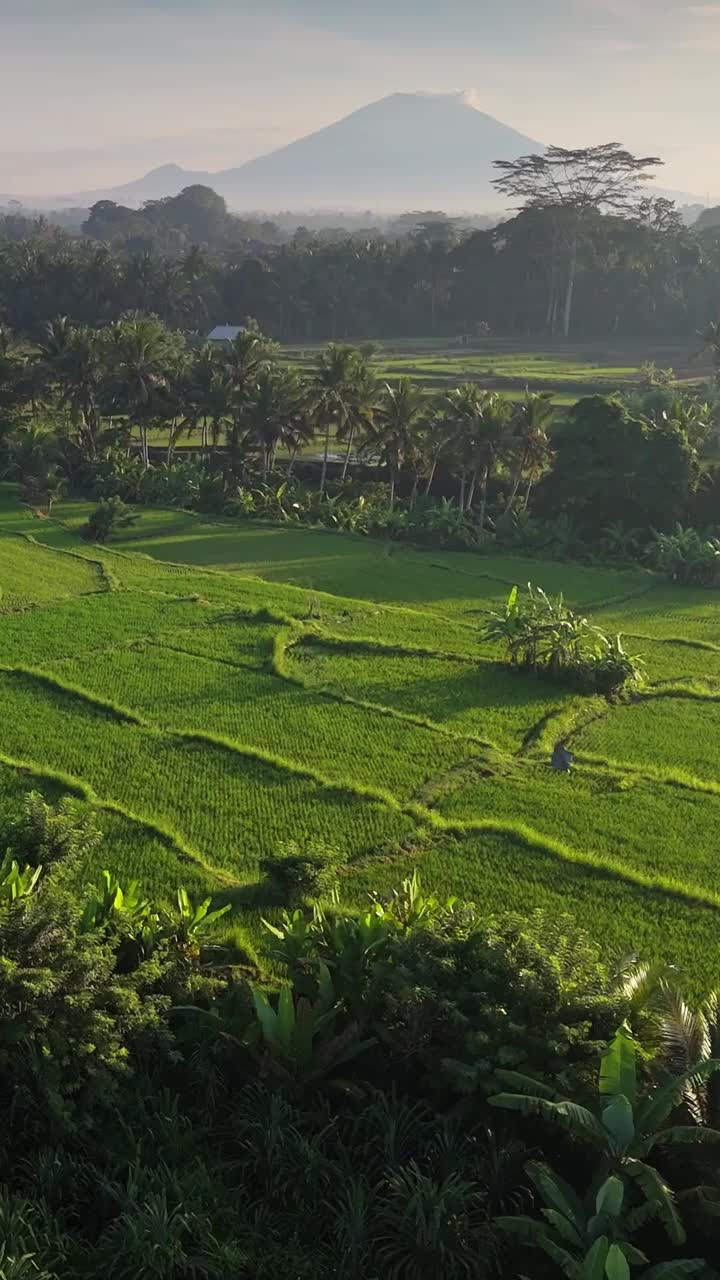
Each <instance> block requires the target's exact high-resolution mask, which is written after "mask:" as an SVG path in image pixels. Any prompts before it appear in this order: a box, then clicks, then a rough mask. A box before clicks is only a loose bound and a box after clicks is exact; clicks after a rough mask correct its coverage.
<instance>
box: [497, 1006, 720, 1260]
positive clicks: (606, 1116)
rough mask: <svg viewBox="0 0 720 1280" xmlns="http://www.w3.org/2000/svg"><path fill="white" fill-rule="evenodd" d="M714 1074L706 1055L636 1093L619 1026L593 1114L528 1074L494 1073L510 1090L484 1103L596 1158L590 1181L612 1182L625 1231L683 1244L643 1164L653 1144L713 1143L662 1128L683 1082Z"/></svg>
mask: <svg viewBox="0 0 720 1280" xmlns="http://www.w3.org/2000/svg"><path fill="white" fill-rule="evenodd" d="M718 1070H720V1060H718V1059H715V1058H708V1059H705V1060H704V1061H702V1062H698V1063H695V1064H694V1065H693V1066H691V1067H690V1068H688V1070H687V1071H684V1072H683V1073H682V1074H681V1075H678V1076H673V1077H671V1078H670V1079H669V1080H667V1081H664V1082H663V1083H661V1084H659V1085H657V1086H655V1087H653V1088H651V1089H650V1090H649V1092H647V1093H646V1094H644V1095H641V1094H640V1091H639V1089H638V1080H637V1046H636V1043H635V1040H634V1039H633V1037H632V1035H631V1033H630V1031H629V1029H628V1027H627V1026H626V1025H624V1026H622V1027H621V1028H620V1029H619V1031H618V1032H617V1034H616V1035H615V1037H614V1039H613V1040H612V1041H611V1043H610V1044H609V1045H608V1047H607V1049H606V1051H605V1053H604V1054H603V1056H602V1060H601V1064H600V1076H599V1082H598V1105H597V1106H596V1108H595V1110H590V1109H589V1108H588V1107H585V1106H581V1105H580V1104H578V1103H576V1102H572V1101H570V1100H568V1099H562V1098H560V1097H559V1096H558V1095H557V1094H555V1093H554V1092H553V1091H552V1090H551V1089H549V1088H547V1087H546V1086H545V1085H541V1084H539V1083H538V1081H536V1080H533V1079H531V1078H530V1077H528V1076H522V1075H520V1074H517V1073H515V1072H507V1071H503V1072H501V1073H499V1074H500V1075H501V1076H502V1077H503V1078H504V1080H505V1082H506V1083H507V1084H509V1085H512V1086H514V1089H515V1092H513V1093H510V1092H508V1093H501V1094H497V1095H496V1096H495V1097H493V1098H491V1099H490V1103H491V1105H493V1106H496V1107H503V1108H504V1109H506V1110H508V1111H516V1112H518V1113H519V1114H520V1115H525V1116H537V1117H539V1118H541V1119H543V1120H545V1121H547V1122H548V1123H550V1124H552V1125H554V1126H557V1127H558V1128H560V1129H563V1130H564V1131H565V1132H567V1133H570V1134H571V1135H572V1136H573V1137H574V1138H575V1139H576V1140H577V1141H579V1142H583V1143H585V1144H587V1145H588V1146H590V1147H591V1148H592V1149H593V1150H594V1151H595V1153H596V1157H597V1171H596V1180H597V1181H598V1182H603V1183H604V1182H605V1181H606V1180H607V1179H608V1178H611V1177H612V1178H616V1179H619V1180H620V1182H621V1184H622V1186H623V1189H624V1190H623V1196H624V1200H626V1201H627V1202H628V1206H629V1207H628V1217H627V1221H628V1223H629V1224H630V1225H631V1227H632V1228H633V1229H637V1228H639V1227H640V1226H642V1225H644V1224H645V1223H647V1222H649V1221H651V1220H653V1219H657V1220H658V1221H659V1222H660V1223H661V1224H662V1226H663V1228H664V1230H665V1232H666V1234H667V1236H668V1238H669V1239H670V1241H671V1242H672V1243H673V1244H674V1245H679V1244H683V1243H684V1241H685V1231H684V1229H683V1226H682V1223H681V1221H680V1216H679V1214H678V1211H677V1207H676V1204H675V1197H674V1195H673V1193H672V1191H671V1189H670V1187H669V1186H668V1185H667V1183H666V1182H665V1179H664V1178H663V1176H662V1175H661V1174H660V1173H659V1172H658V1170H657V1169H656V1168H655V1167H654V1166H653V1164H652V1163H650V1159H651V1157H652V1153H653V1152H654V1150H655V1149H656V1148H658V1147H660V1148H667V1147H671V1146H678V1145H681V1144H690V1145H698V1144H701V1143H720V1131H719V1130H716V1129H709V1128H704V1127H702V1126H699V1125H676V1124H670V1125H668V1124H667V1121H668V1119H669V1118H670V1116H671V1114H672V1112H673V1111H674V1110H675V1109H676V1107H677V1106H678V1104H679V1103H680V1101H681V1099H682V1097H683V1091H684V1089H685V1086H686V1084H687V1082H688V1081H689V1080H691V1079H694V1078H697V1077H705V1076H708V1075H711V1074H712V1073H713V1072H715V1071H718ZM598 1112H599V1114H598ZM600 1274H602V1273H600Z"/></svg>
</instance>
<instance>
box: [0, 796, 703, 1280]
mask: <svg viewBox="0 0 720 1280" xmlns="http://www.w3.org/2000/svg"><path fill="white" fill-rule="evenodd" d="M3 823H4V830H3V839H4V842H5V844H6V845H8V846H9V852H8V854H7V856H6V857H5V859H4V861H3V862H2V864H0V1099H1V1100H2V1106H3V1126H2V1131H1V1132H0V1224H1V1225H0V1233H1V1239H0V1275H2V1277H3V1280H100V1277H108V1278H109V1280H140V1277H143V1280H144V1278H145V1277H151V1276H152V1277H155V1278H156V1280H277V1277H278V1276H283V1275H286V1276H288V1277H293V1278H297V1280H305V1278H307V1280H309V1278H310V1277H313V1280H331V1277H332V1280H337V1278H339V1277H342V1278H343V1280H369V1278H370V1277H375V1276H377V1277H380V1276H382V1277H383V1280H386V1278H387V1280H437V1277H438V1276H443V1277H447V1278H448V1280H464V1278H465V1280H470V1278H472V1280H485V1278H487V1280H490V1278H491V1277H498V1278H499V1280H503V1278H506V1280H511V1278H513V1280H514V1278H515V1277H517V1276H520V1275H523V1276H527V1277H529V1278H530V1280H556V1277H557V1276H558V1275H559V1274H561V1275H564V1276H568V1277H578V1280H581V1278H582V1277H585V1276H587V1277H593V1276H597V1277H598V1278H600V1277H604V1278H605V1280H614V1278H615V1277H618V1278H623V1280H627V1277H628V1276H629V1275H630V1274H631V1272H630V1267H631V1266H632V1274H634V1275H636V1276H637V1277H638V1280H675V1278H676V1277H677V1278H679V1277H684V1276H689V1275H698V1276H701V1277H704V1278H705V1280H712V1277H713V1276H716V1274H717V1273H716V1272H715V1271H714V1270H713V1269H712V1265H709V1264H710V1263H711V1260H714V1259H716V1258H717V1257H718V1253H719V1251H720V1234H719V1227H718V1205H719V1204H720V1181H719V1179H718V1164H717V1157H716V1154H715V1153H716V1151H717V1143H718V1142H720V1131H719V1130H718V1126H719V1125H720V1110H719V1109H718V1092H717V1082H718V1079H719V1078H720V1077H718V1075H717V1072H718V1070H719V1069H720V1061H718V1060H717V1058H716V1057H715V1056H714V1049H715V1046H716V1045H717V1044H718V1043H719V1035H720V1023H719V1021H718V1003H717V998H716V997H715V996H712V995H711V996H709V997H708V999H707V1000H705V1001H704V1002H697V1001H696V1003H694V1004H692V1005H688V1004H687V1003H686V1001H685V999H684V998H683V996H682V994H681V993H680V992H679V991H678V990H677V989H676V986H675V981H676V979H675V978H674V975H673V973H672V972H671V971H670V970H665V969H664V968H663V967H662V966H661V965H658V966H655V967H651V966H648V965H643V964H639V965H638V964H635V963H634V962H628V961H618V962H617V963H613V964H611V965H608V964H606V963H605V962H604V961H603V960H602V959H601V958H600V954H599V952H598V949H597V948H596V946H595V945H594V944H593V943H592V942H591V941H590V940H589V939H588V937H587V936H586V935H585V934H584V933H583V932H582V931H581V930H578V929H577V928H576V927H575V925H574V924H573V923H572V922H571V921H569V920H567V919H564V918H562V917H558V916H557V915H553V916H552V917H551V916H550V915H548V914H545V913H542V912H535V913H533V914H531V915H530V916H529V917H527V916H526V917H523V918H522V919H521V918H519V917H518V916H514V915H508V916H505V917H503V918H497V917H494V918H493V917H489V916H488V915H487V913H486V912H484V911H483V909H482V906H481V905H478V904H475V903H472V902H466V901H462V900H460V899H455V898H452V899H449V900H447V901H445V902H443V901H438V900H436V899H434V898H433V897H431V896H429V895H428V894H426V893H425V892H424V890H423V887H422V885H421V883H420V881H419V879H418V877H417V876H416V875H413V876H412V877H411V878H409V879H407V880H405V881H404V882H403V883H402V884H401V885H400V886H398V888H397V889H396V890H395V891H394V892H392V893H391V894H389V895H388V896H387V897H386V898H383V899H380V898H379V897H377V896H372V897H371V898H370V899H369V901H368V902H367V904H366V906H365V907H364V908H362V907H361V908H360V909H359V910H358V911H356V912H353V913H349V912H346V911H344V910H343V909H342V908H340V907H338V905H337V902H336V900H334V899H333V898H332V884H333V874H332V873H330V874H328V871H329V868H332V867H335V871H334V878H335V880H336V879H337V867H336V864H337V855H335V856H334V857H333V856H332V855H333V851H332V850H330V849H328V848H326V847H324V846H323V847H313V846H309V847H307V848H302V849H299V848H298V847H297V846H294V847H288V848H286V849H284V850H278V854H277V856H276V857H275V858H273V859H270V860H268V862H267V863H266V864H265V872H266V875H265V878H264V879H263V880H262V881H261V882H260V883H259V884H258V886H257V890H256V905H258V906H259V907H260V909H261V910H262V911H263V913H264V914H265V915H267V916H270V917H271V919H270V920H269V921H268V922H267V924H266V928H265V933H266V947H265V956H266V958H265V959H264V960H263V961H258V959H257V957H256V956H255V954H254V952H253V950H252V947H250V946H249V945H247V944H243V942H242V932H241V930H239V929H238V927H237V926H235V928H234V929H233V928H231V929H230V930H229V931H228V928H227V925H228V921H230V916H229V915H228V914H227V913H228V911H229V907H228V905H227V904H225V905H224V906H222V905H219V903H211V902H210V900H209V899H208V900H205V901H193V900H192V899H191V898H190V897H189V895H188V894H187V893H186V892H185V891H184V890H182V889H180V890H179V891H178V892H177V893H176V895H175V896H174V898H173V900H172V901H169V902H165V903H163V902H156V901H153V900H151V899H149V898H148V897H147V896H146V895H145V894H144V893H143V892H142V891H141V889H140V887H139V886H138V885H137V884H128V883H124V884H121V883H119V882H118V880H117V879H116V877H115V876H114V875H113V874H112V873H111V872H109V871H105V872H103V873H97V874H96V875H95V876H94V877H93V876H92V873H91V874H90V883H88V871H87V868H88V867H89V866H94V867H98V866H102V855H103V844H102V839H103V838H102V834H101V831H100V829H99V828H98V826H97V825H96V820H95V818H94V816H93V812H92V810H91V809H89V808H88V807H87V806H84V805H82V804H81V803H79V802H78V801H75V800H72V799H69V798H66V799H64V800H62V801H60V803H59V804H58V805H51V804H47V803H46V802H45V801H44V800H43V799H42V797H41V796H40V795H38V794H31V795H29V796H28V797H27V798H26V800H25V803H24V806H23V807H22V810H21V811H20V813H16V814H15V816H14V817H12V818H9V817H8V815H5V816H4V820H3ZM93 880H94V883H93ZM318 894H321V895H322V894H324V895H325V896H324V897H322V896H321V897H318V896H316V895H318ZM703 1259H707V1260H708V1262H707V1263H706V1262H705V1261H703Z"/></svg>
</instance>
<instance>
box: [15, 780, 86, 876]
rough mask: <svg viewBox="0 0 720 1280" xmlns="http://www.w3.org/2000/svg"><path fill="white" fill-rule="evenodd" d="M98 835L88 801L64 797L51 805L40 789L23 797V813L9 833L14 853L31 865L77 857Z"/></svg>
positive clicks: (45, 864) (47, 864)
mask: <svg viewBox="0 0 720 1280" xmlns="http://www.w3.org/2000/svg"><path fill="white" fill-rule="evenodd" d="M101 838H102V837H101V832H100V828H99V827H98V824H97V819H96V817H95V813H94V812H93V810H92V809H91V808H90V807H89V806H88V805H87V804H84V803H83V802H82V801H80V800H74V799H73V798H72V796H63V797H62V799H61V800H60V801H59V803H58V804H57V805H50V804H48V803H47V802H46V801H45V800H44V799H43V797H42V796H41V795H40V792H39V791H31V792H30V793H29V795H27V796H25V800H24V802H23V810H22V814H21V815H20V817H19V818H16V819H15V821H14V822H12V823H11V825H10V828H9V832H8V840H9V844H10V848H11V850H12V852H13V854H14V855H15V856H16V857H18V858H19V859H21V860H23V861H25V862H29V863H31V864H32V865H33V866H34V867H38V866H42V867H48V866H50V865H51V864H52V863H54V862H58V861H59V860H61V859H67V858H72V859H74V860H77V859H79V858H81V857H83V856H84V855H85V854H87V853H90V852H91V851H92V850H93V849H95V848H96V847H97V846H98V844H99V843H100V840H101Z"/></svg>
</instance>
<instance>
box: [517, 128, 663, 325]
mask: <svg viewBox="0 0 720 1280" xmlns="http://www.w3.org/2000/svg"><path fill="white" fill-rule="evenodd" d="M661 164H662V160H660V159H659V157H658V156H634V155H632V154H631V152H629V151H626V150H625V149H624V148H623V147H621V146H620V145H619V143H617V142H606V143H604V144H602V145H601V146H597V147H583V148H581V149H579V150H575V151H572V150H571V151H568V150H566V149H565V148H564V147H548V149H547V151H545V152H544V153H543V154H541V155H538V154H531V155H525V156H520V157H519V159H517V160H496V161H495V168H496V169H498V170H499V174H500V176H499V177H497V178H495V180H494V185H495V186H496V187H497V189H498V191H501V192H502V193H503V195H508V196H512V197H513V198H518V199H519V200H520V201H521V206H520V207H522V208H525V209H528V208H536V209H538V208H539V209H552V210H553V211H554V212H555V215H556V219H555V226H556V232H557V238H558V242H559V243H560V244H562V246H563V247H564V250H565V253H566V257H567V263H566V267H567V275H566V284H565V300H564V305H563V333H564V335H565V337H566V338H567V337H568V335H569V333H570V322H571V317H572V303H573V292H574V289H575V275H576V271H577V261H578V246H579V241H580V235H581V230H582V226H583V221H584V220H585V219H586V218H587V217H588V215H592V214H597V213H611V214H614V215H616V216H619V217H625V218H627V217H632V216H637V215H639V214H640V212H641V211H642V208H643V186H642V184H643V183H644V182H647V181H648V180H649V179H650V178H652V176H653V170H655V169H656V168H657V167H658V166H659V165H661Z"/></svg>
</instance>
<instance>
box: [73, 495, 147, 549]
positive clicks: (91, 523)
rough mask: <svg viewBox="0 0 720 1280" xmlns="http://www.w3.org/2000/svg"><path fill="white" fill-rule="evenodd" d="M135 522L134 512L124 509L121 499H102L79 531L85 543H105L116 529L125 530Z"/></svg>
mask: <svg viewBox="0 0 720 1280" xmlns="http://www.w3.org/2000/svg"><path fill="white" fill-rule="evenodd" d="M136 520H137V515H136V514H135V512H133V511H130V509H129V508H128V507H126V505H125V503H124V502H123V500H122V498H118V497H114V498H102V499H101V500H100V502H99V503H98V505H97V506H96V508H95V510H94V511H93V513H92V515H91V516H90V519H89V520H88V522H87V524H84V525H83V526H82V528H81V530H80V536H81V538H84V539H85V541H86V542H107V540H108V538H109V537H110V534H111V533H114V532H115V531H116V530H117V529H127V528H128V526H129V525H131V524H134V523H135V521H136Z"/></svg>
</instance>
